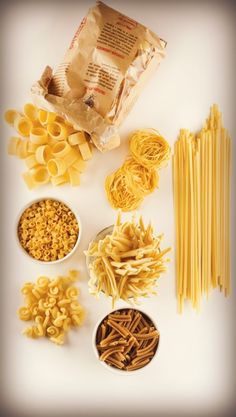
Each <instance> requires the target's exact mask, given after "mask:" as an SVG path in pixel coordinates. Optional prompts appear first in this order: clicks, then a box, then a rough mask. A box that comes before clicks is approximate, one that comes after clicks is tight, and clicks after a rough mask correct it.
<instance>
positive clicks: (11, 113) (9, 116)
mask: <svg viewBox="0 0 236 417" xmlns="http://www.w3.org/2000/svg"><path fill="white" fill-rule="evenodd" d="M17 116H21V114H20V113H19V112H18V111H16V110H14V109H9V110H7V111H6V112H5V114H4V119H5V120H6V122H7V123H8V124H9V125H12V126H13V125H14V121H15V119H16V118H17Z"/></svg>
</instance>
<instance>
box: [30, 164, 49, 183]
mask: <svg viewBox="0 0 236 417" xmlns="http://www.w3.org/2000/svg"><path fill="white" fill-rule="evenodd" d="M33 179H34V181H35V183H36V184H47V182H48V181H49V180H50V177H49V173H48V170H47V168H46V167H45V166H38V167H37V168H35V169H34V172H33Z"/></svg>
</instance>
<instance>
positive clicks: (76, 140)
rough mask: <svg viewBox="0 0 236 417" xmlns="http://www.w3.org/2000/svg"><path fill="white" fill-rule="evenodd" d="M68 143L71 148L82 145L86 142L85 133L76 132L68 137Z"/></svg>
mask: <svg viewBox="0 0 236 417" xmlns="http://www.w3.org/2000/svg"><path fill="white" fill-rule="evenodd" d="M68 142H69V144H70V145H71V146H75V145H81V144H82V143H84V142H86V136H85V133H84V132H76V133H73V134H72V135H70V136H68Z"/></svg>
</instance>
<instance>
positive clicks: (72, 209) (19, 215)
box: [15, 197, 82, 265]
mask: <svg viewBox="0 0 236 417" xmlns="http://www.w3.org/2000/svg"><path fill="white" fill-rule="evenodd" d="M44 200H53V201H58V202H59V203H63V204H65V205H66V206H67V207H68V208H69V209H70V210H71V211H72V213H73V214H74V215H75V218H76V220H77V222H78V226H79V234H78V238H77V241H76V243H75V246H74V247H73V249H72V250H71V251H70V252H69V253H68V254H67V255H66V256H64V258H61V259H57V260H56V261H41V260H40V259H36V258H34V257H33V256H31V255H30V254H29V253H28V252H27V251H26V250H25V249H24V248H23V246H22V245H21V243H20V241H19V236H18V225H19V221H20V218H21V216H22V214H23V213H24V211H25V210H26V209H27V208H29V207H30V206H31V205H32V204H34V203H38V202H39V201H44ZM15 230H16V240H17V243H18V246H19V248H20V249H21V251H22V252H23V253H24V255H26V256H27V257H28V258H30V259H32V260H33V261H35V262H37V263H40V264H43V265H54V264H58V263H60V262H63V261H65V260H66V259H68V258H69V257H70V256H71V255H72V254H73V253H74V252H75V251H76V249H77V248H78V246H79V243H80V240H81V233H82V226H81V220H80V216H79V214H78V212H77V210H76V209H75V208H72V207H71V205H70V204H68V203H67V202H66V201H64V200H61V199H59V198H54V197H41V198H37V199H35V200H31V201H30V202H29V203H27V204H26V205H25V206H24V207H23V208H22V209H21V210H20V213H19V214H18V216H17V219H16V226H15Z"/></svg>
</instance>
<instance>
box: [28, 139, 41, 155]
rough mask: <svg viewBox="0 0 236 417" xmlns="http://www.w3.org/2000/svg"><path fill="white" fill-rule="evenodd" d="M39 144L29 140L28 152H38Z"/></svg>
mask: <svg viewBox="0 0 236 417" xmlns="http://www.w3.org/2000/svg"><path fill="white" fill-rule="evenodd" d="M38 146H40V145H37V144H35V143H32V142H31V141H29V143H28V152H29V153H36V151H37V149H38Z"/></svg>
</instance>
